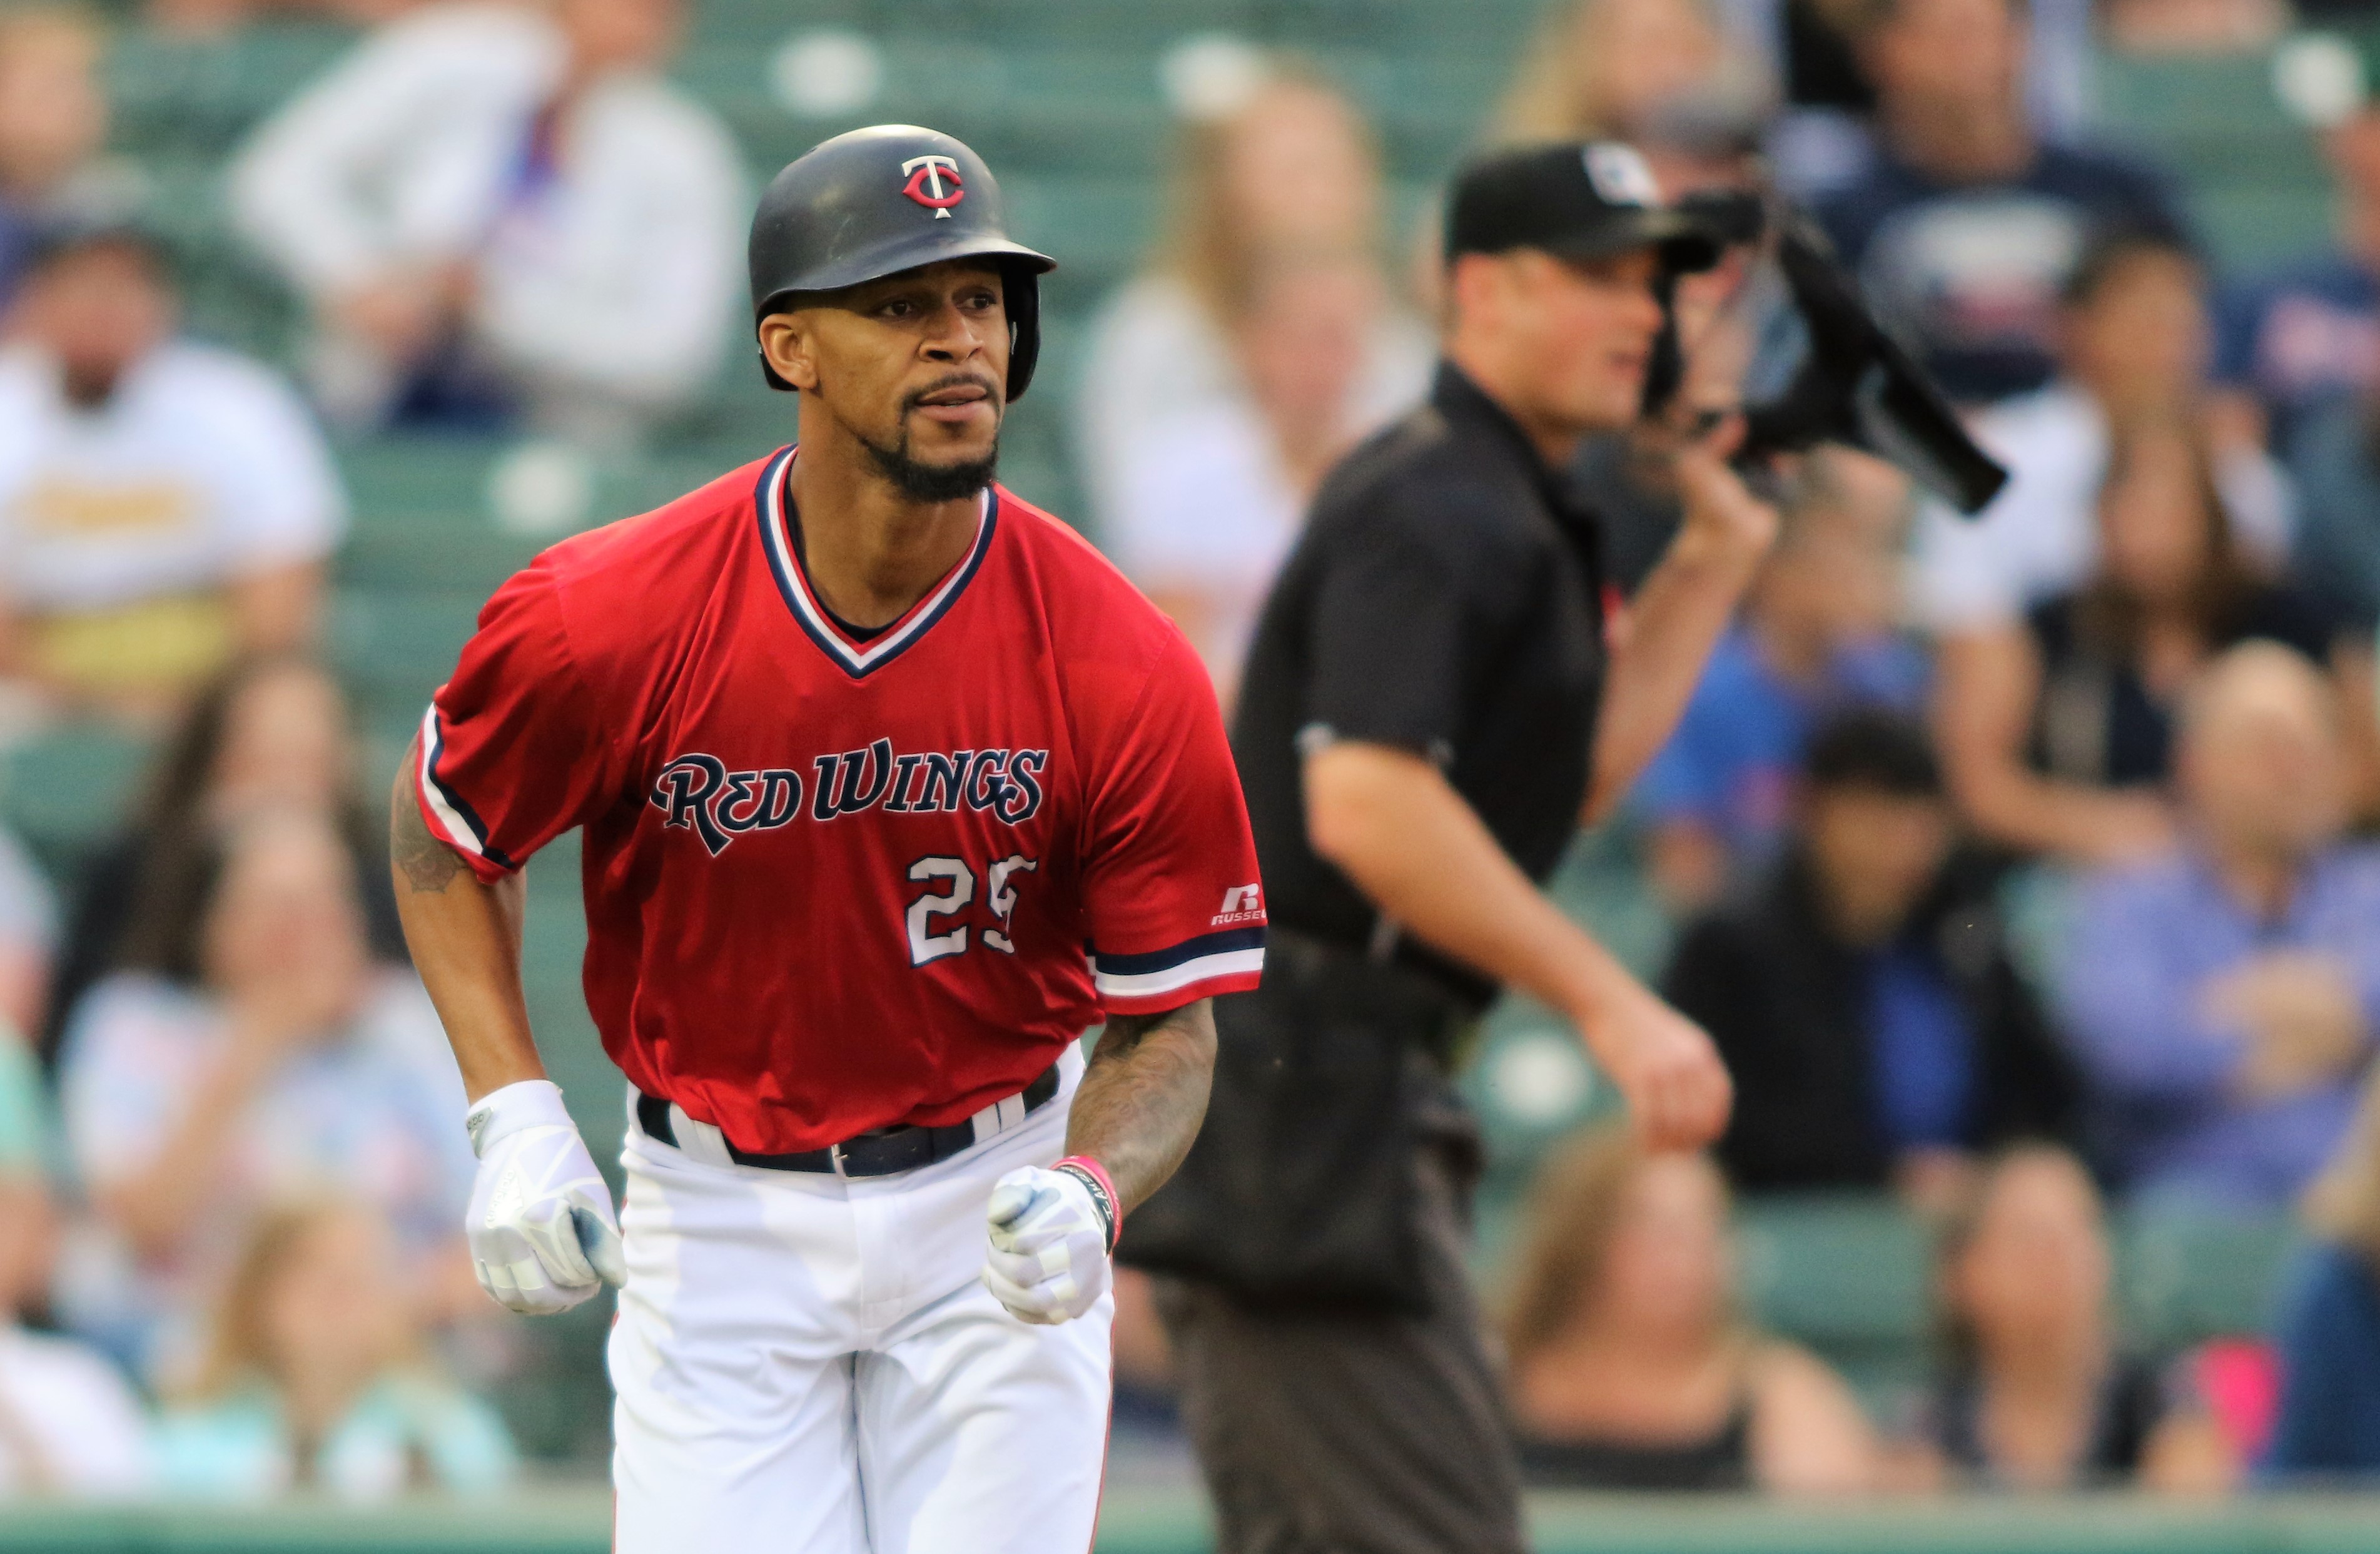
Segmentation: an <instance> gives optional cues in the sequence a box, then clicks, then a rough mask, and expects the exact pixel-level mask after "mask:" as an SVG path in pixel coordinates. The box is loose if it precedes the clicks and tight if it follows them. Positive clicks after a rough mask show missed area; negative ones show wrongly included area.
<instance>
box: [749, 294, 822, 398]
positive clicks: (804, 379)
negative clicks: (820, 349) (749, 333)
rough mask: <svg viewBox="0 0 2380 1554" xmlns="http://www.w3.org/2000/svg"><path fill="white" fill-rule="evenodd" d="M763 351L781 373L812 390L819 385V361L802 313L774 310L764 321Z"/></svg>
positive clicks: (799, 385)
mask: <svg viewBox="0 0 2380 1554" xmlns="http://www.w3.org/2000/svg"><path fill="white" fill-rule="evenodd" d="M760 354H761V355H762V356H764V357H766V358H768V360H769V365H770V366H771V367H773V368H775V369H776V371H777V376H778V377H780V378H783V379H784V380H785V382H789V383H791V384H793V385H794V387H795V388H797V389H799V390H801V391H802V392H803V393H804V394H807V393H810V392H811V391H812V390H814V389H816V388H817V387H818V382H819V370H818V360H817V358H816V357H815V356H814V355H813V354H812V351H811V339H810V332H809V331H808V330H807V329H805V328H803V327H802V320H801V315H800V314H799V313H771V314H770V315H769V316H768V317H767V318H765V319H762V320H761V321H760Z"/></svg>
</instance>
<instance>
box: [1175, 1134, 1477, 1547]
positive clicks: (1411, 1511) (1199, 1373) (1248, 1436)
mask: <svg viewBox="0 0 2380 1554" xmlns="http://www.w3.org/2000/svg"><path fill="white" fill-rule="evenodd" d="M1420 1182H1421V1191H1420V1195H1419V1205H1418V1210H1417V1212H1418V1216H1419V1221H1420V1230H1421V1237H1420V1240H1421V1248H1422V1261H1423V1266H1424V1275H1425V1280H1426V1283H1427V1289H1428V1292H1429V1296H1430V1301H1429V1305H1430V1313H1429V1315H1428V1316H1427V1317H1404V1316H1383V1315H1370V1314H1349V1313H1344V1312H1338V1313H1325V1312H1314V1313H1297V1312H1282V1311H1277V1310H1264V1311H1257V1310H1251V1309H1249V1308H1247V1307H1245V1306H1243V1305H1239V1304H1237V1303H1236V1302H1234V1301H1233V1298H1232V1297H1231V1296H1230V1295H1229V1294H1227V1293H1224V1292H1223V1291H1222V1290H1220V1289H1219V1288H1217V1287H1215V1286H1213V1285H1209V1284H1203V1283H1196V1282H1191V1281H1182V1280H1172V1279H1167V1280H1160V1281H1159V1284H1158V1311H1159V1314H1160V1316H1161V1317H1163V1318H1164V1322H1165V1329H1166V1331H1167V1333H1168V1335H1169V1336H1170V1337H1171V1338H1172V1342H1173V1352H1174V1356H1175V1361H1176V1364H1177V1365H1178V1366H1179V1367H1180V1371H1181V1376H1182V1404H1183V1414H1184V1419H1185V1421H1186V1422H1187V1424H1188V1426H1189V1428H1190V1437H1191V1440H1192V1442H1193V1444H1195V1445H1196V1448H1197V1451H1198V1460H1199V1462H1200V1463H1201V1465H1202V1466H1203V1467H1204V1468H1205V1470H1206V1476H1207V1488H1208V1493H1209V1494H1210V1495H1211V1496H1212V1497H1213V1499H1214V1502H1215V1516H1216V1522H1217V1541H1216V1548H1217V1554H1521V1551H1522V1549H1523V1548H1524V1544H1523V1541H1522V1536H1521V1518H1520V1493H1521V1492H1520V1476H1519V1471H1518V1468H1517V1466H1516V1465H1515V1463H1514V1460H1513V1452H1512V1438H1511V1436H1510V1434H1509V1432H1508V1430H1507V1428H1506V1426H1505V1421H1504V1413H1503V1405H1502V1399H1501V1394H1500V1391H1499V1390H1498V1386H1497V1378H1496V1373H1495V1370H1494V1368H1493V1366H1491V1365H1490V1363H1489V1361H1488V1350H1487V1344H1486V1339H1485V1333H1484V1329H1483V1328H1482V1325H1481V1321H1480V1313H1479V1304H1478V1300H1477V1298H1476V1297H1475V1295H1474V1294H1473V1293H1472V1290H1471V1285H1470V1281H1469V1279H1468V1277H1467V1275H1466V1274H1465V1272H1464V1269H1463V1246H1464V1243H1465V1240H1466V1237H1467V1232H1466V1230H1465V1227H1464V1220H1465V1219H1466V1218H1467V1216H1466V1215H1465V1213H1464V1212H1463V1204H1462V1203H1461V1202H1460V1201H1459V1198H1458V1193H1459V1192H1460V1191H1462V1189H1460V1188H1458V1187H1457V1185H1456V1183H1455V1177H1454V1174H1453V1172H1451V1170H1450V1169H1449V1167H1448V1165H1447V1163H1446V1161H1445V1159H1444V1158H1443V1157H1442V1155H1441V1153H1440V1151H1439V1147H1437V1146H1434V1145H1426V1146H1424V1147H1423V1149H1422V1170H1421V1172H1420Z"/></svg>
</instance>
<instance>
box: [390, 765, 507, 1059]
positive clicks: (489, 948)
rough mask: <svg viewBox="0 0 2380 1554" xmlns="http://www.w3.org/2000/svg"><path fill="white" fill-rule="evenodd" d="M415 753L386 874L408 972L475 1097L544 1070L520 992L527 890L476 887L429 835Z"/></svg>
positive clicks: (393, 807)
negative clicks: (417, 788) (415, 975)
mask: <svg viewBox="0 0 2380 1554" xmlns="http://www.w3.org/2000/svg"><path fill="white" fill-rule="evenodd" d="M419 756H420V752H419V744H418V742H417V745H416V747H415V748H413V749H412V750H409V751H408V752H407V757H406V764H405V767H404V769H403V770H402V771H399V772H398V774H397V779H396V785H395V791H394V792H392V793H391V795H389V866H390V872H391V873H392V874H393V875H394V877H395V883H396V910H397V917H399V919H400V920H401V921H402V922H403V923H404V925H405V942H406V946H407V949H409V950H410V951H411V952H412V953H413V965H414V968H415V969H416V970H417V971H419V973H420V974H421V983H422V986H423V987H425V988H427V989H429V991H430V1002H431V1003H433V1004H435V1005H437V1008H438V1018H439V1020H440V1022H441V1023H442V1024H443V1025H444V1026H445V1027H446V1039H447V1041H448V1042H449V1043H450V1044H451V1045H452V1046H453V1047H454V1049H455V1063H456V1065H457V1066H458V1067H460V1068H461V1069H462V1071H463V1089H464V1093H465V1094H466V1095H467V1096H468V1098H469V1099H472V1100H475V1101H476V1100H478V1099H480V1097H481V1096H484V1095H486V1094H488V1093H489V1092H490V1091H492V1090H499V1089H502V1088H503V1087H504V1086H506V1085H511V1084H515V1083H517V1082H518V1081H520V1080H523V1079H541V1078H543V1077H544V1076H545V1065H544V1064H543V1063H542V1062H540V1061H539V1059H538V1055H537V1043H536V1041H535V1040H534V1039H532V1038H531V1037H530V1035H529V1027H528V1002H527V1001H526V1000H525V999H524V998H523V997H522V995H521V978H520V957H521V914H522V910H523V908H524V906H525V905H526V902H527V892H526V889H525V887H524V885H523V883H522V881H521V880H520V878H519V876H517V875H515V876H514V877H512V878H510V879H508V880H504V881H503V882H502V883H501V884H497V885H492V886H491V885H483V884H481V883H480V880H479V877H478V876H476V875H474V874H473V873H472V872H471V870H470V868H468V866H467V865H466V864H465V863H464V862H463V860H462V858H461V857H460V856H457V855H456V853H455V850H454V849H453V848H451V847H449V846H447V845H446V844H444V843H443V842H441V841H439V840H438V839H437V838H436V837H435V836H433V835H431V832H430V827H429V826H428V824H427V823H425V822H424V821H423V819H421V808H420V806H419V803H418V802H417V800H416V799H415V797H414V792H413V779H412V771H413V770H414V763H415V762H416V761H417V760H419Z"/></svg>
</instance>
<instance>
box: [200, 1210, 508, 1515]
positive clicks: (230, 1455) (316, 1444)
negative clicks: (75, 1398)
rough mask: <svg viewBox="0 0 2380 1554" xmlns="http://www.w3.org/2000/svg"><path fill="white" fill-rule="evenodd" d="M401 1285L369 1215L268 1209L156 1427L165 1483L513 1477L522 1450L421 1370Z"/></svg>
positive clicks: (231, 1488)
mask: <svg viewBox="0 0 2380 1554" xmlns="http://www.w3.org/2000/svg"><path fill="white" fill-rule="evenodd" d="M402 1291H403V1284H402V1281H401V1280H400V1279H399V1278H398V1276H397V1271H396V1268H395V1249H394V1247H393V1246H392V1244H391V1242H390V1238H389V1234H388V1229H387V1226H386V1225H385V1224H384V1223H383V1221H382V1220H381V1218H380V1216H379V1215H378V1214H377V1213H375V1212H374V1211H373V1210H372V1209H370V1208H367V1207H365V1206H363V1205H360V1204H355V1203H347V1202H340V1201H335V1200H334V1201H324V1202H321V1203H311V1204H300V1205H294V1206H290V1207H286V1208H281V1209H279V1210H277V1211H275V1212H273V1213H272V1214H269V1215H267V1216H266V1217H265V1218H264V1220H262V1221H261V1223H260V1224H259V1225H258V1226H257V1229H256V1232H255V1233H254V1234H253V1235H252V1236H251V1237H250V1238H249V1242H248V1244H247V1246H246V1248H245V1249H244V1250H243V1251H242V1253H241V1255H240V1257H239V1259H238V1261H237V1263H235V1264H234V1265H233V1267H232V1270H231V1277H230V1279H229V1280H228V1281H226V1283H225V1288H224V1293H223V1297H222V1300H221V1303H220V1304H219V1305H218V1306H217V1308H216V1312H215V1317H214V1326H213V1331H212V1335H211V1340H210V1342H209V1345H208V1349H207V1352H206V1356H205V1359H204V1361H203V1363H202V1364H201V1366H200V1369H199V1373H198V1375H197V1378H195V1380H194V1382H193V1383H192V1385H191V1386H190V1387H189V1389H188V1392H187V1394H186V1395H185V1396H184V1398H183V1399H182V1401H181V1402H180V1403H179V1404H178V1405H177V1406H176V1407H175V1408H173V1409H171V1410H169V1411H168V1413H167V1414H166V1415H165V1418H164V1422H163V1423H162V1424H161V1426H160V1427H159V1431H158V1456H159V1460H160V1467H161V1471H162V1476H163V1478H164V1481H165V1483H166V1485H167V1487H170V1488H173V1489H175V1490H178V1491H181V1492H184V1493H189V1494H198V1495H206V1496H209V1497H212V1498H218V1499H258V1498H262V1497H264V1496H268V1495H271V1494H274V1493H277V1492H279V1491H282V1490H285V1489H289V1488H319V1489H322V1490H326V1491H328V1492H330V1493H332V1494H334V1495H336V1496H338V1497H340V1498H342V1499H383V1498H385V1497H387V1496H389V1495H393V1494H395V1493H397V1492H399V1491H401V1490H406V1489H420V1488H442V1489H447V1490H452V1491H455V1492H457V1493H485V1492H489V1491H492V1490H496V1489H500V1488H503V1487H505V1486H506V1485H507V1484H509V1483H510V1482H511V1480H512V1478H513V1476H514V1474H515V1471H516V1467H517V1455H516V1452H515V1451H514V1449H513V1443H512V1438H511V1437H510V1435H508V1434H507V1433H506V1431H505V1429H504V1422H503V1421H502V1420H501V1419H499V1418H498V1417H497V1416H496V1414H495V1412H494V1411H493V1410H492V1409H491V1408H489V1407H488V1405H487V1404H486V1403H484V1402H480V1400H479V1399H477V1398H475V1397H473V1396H471V1395H470V1394H469V1393H468V1392H466V1391H464V1390H461V1389H460V1388H458V1387H456V1386H455V1384H454V1383H453V1382H452V1381H451V1380H449V1379H448V1378H446V1377H444V1376H443V1375H442V1374H441V1373H440V1372H439V1371H438V1370H437V1368H436V1367H435V1366H432V1365H431V1364H430V1363H429V1361H428V1359H427V1357H426V1356H425V1354H424V1353H423V1346H422V1342H421V1329H420V1325H419V1320H418V1318H417V1316H416V1314H415V1312H414V1311H413V1310H412V1308H411V1307H410V1306H409V1305H407V1302H406V1300H405V1298H404V1296H403V1293H402Z"/></svg>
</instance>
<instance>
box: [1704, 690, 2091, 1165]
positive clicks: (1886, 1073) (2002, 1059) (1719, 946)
mask: <svg viewBox="0 0 2380 1554" xmlns="http://www.w3.org/2000/svg"><path fill="white" fill-rule="evenodd" d="M1795 819H1796V820H1797V822H1798V824H1797V825H1796V827H1795V832H1796V835H1797V838H1798V839H1797V841H1796V843H1795V844H1794V846H1793V849H1792V851H1791V852H1790V853H1789V854H1787V855H1786V856H1785V857H1784V858H1782V859H1781V860H1779V863H1778V864H1777V866H1776V867H1775V868H1774V869H1773V870H1772V871H1771V873H1770V875H1769V877H1768V879H1767V880H1766V881H1765V882H1764V883H1763V884H1762V886H1761V888H1760V890H1759V891H1758V892H1757V893H1755V894H1753V895H1751V896H1750V897H1749V898H1748V899H1746V900H1744V901H1743V902H1741V903H1739V904H1735V905H1733V906H1730V907H1729V908H1727V909H1725V910H1723V911H1720V912H1718V913H1716V914H1714V915H1712V916H1710V917H1706V918H1704V919H1703V920H1701V921H1700V922H1697V923H1695V924H1694V926H1693V927H1692V928H1690V929H1688V930H1687V932H1686V935H1685V938H1684V939H1683V941H1682V942H1681V944H1680V946H1679V949H1678V953H1677V956H1676V959H1675V960H1674V961H1673V962H1672V964H1671V965H1670V975H1669V977H1668V979H1667V980H1666V982H1665V983H1664V985H1663V990H1664V992H1665V993H1666V994H1667V996H1668V997H1669V999H1670V1002H1672V1003H1674V1004H1676V1005H1677V1007H1678V1009H1679V1010H1680V1011H1681V1012H1682V1013H1683V1014H1687V1015H1688V1016H1690V1017H1691V1018H1693V1019H1694V1022H1695V1023H1696V1024H1698V1025H1700V1026H1702V1027H1703V1028H1704V1029H1706V1030H1707V1031H1708V1032H1710V1035H1711V1039H1713V1040H1714V1041H1716V1042H1718V1048H1719V1052H1720V1054H1721V1055H1722V1056H1723V1057H1724V1058H1725V1059H1726V1060H1727V1066H1728V1072H1729V1073H1730V1074H1732V1075H1734V1077H1735V1081H1736V1103H1735V1111H1734V1115H1733V1116H1732V1117H1731V1118H1730V1122H1729V1123H1728V1131H1727V1134H1726V1135H1725V1136H1724V1137H1723V1138H1722V1139H1721V1140H1720V1141H1719V1145H1718V1158H1719V1160H1720V1162H1721V1163H1722V1164H1723V1165H1725V1166H1726V1168H1727V1171H1728V1174H1729V1176H1730V1178H1731V1179H1732V1180H1733V1181H1734V1183H1735V1184H1736V1185H1737V1186H1738V1187H1740V1188H1743V1189H1744V1190H1746V1191H1763V1190H1776V1189H1811V1188H1833V1187H1881V1186H1884V1185H1887V1184H1891V1185H1894V1186H1896V1187H1898V1188H1899V1189H1900V1191H1901V1193H1902V1194H1903V1195H1904V1196H1905V1197H1906V1198H1907V1199H1908V1200H1909V1201H1910V1202H1912V1203H1913V1205H1915V1206H1917V1207H1919V1208H1925V1209H1929V1210H1930V1209H1937V1208H1941V1207H1943V1206H1944V1205H1946V1204H1947V1203H1949V1201H1950V1200H1951V1199H1952V1198H1954V1197H1955V1196H1957V1194H1958V1192H1959V1191H1960V1190H1961V1187H1963V1185H1964V1184H1965V1181H1966V1178H1967V1176H1968V1174H1969V1173H1970V1172H1971V1171H1972V1160H1973V1154H1974V1152H1975V1151H1977V1150H1979V1149H1984V1148H1988V1147H1993V1146H1996V1145H1998V1144H2001V1143H2004V1142H2006V1141H2008V1140H2009V1139H2011V1138H2016V1137H2023V1136H2035V1137H2039V1136H2058V1135H2062V1134H2063V1133H2064V1132H2065V1131H2066V1130H2067V1128H2068V1127H2069V1125H2070V1122H2071V1116H2072V1111H2073V1106H2074V1099H2075V1094H2074V1092H2075V1083H2074V1076H2073V1074H2072V1072H2071V1070H2070V1067H2069V1066H2068V1064H2067V1062H2066V1060H2065V1058H2064V1057H2063V1055H2062V1054H2061V1053H2060V1051H2059V1050H2058V1044H2057V1042H2056V1040H2055V1039H2054V1038H2052V1036H2051V1035H2050V1033H2049V1031H2048V1029H2047V1028H2046V1026H2045V1024H2044V1022H2043V1019H2042V1016H2041V1012H2040V1010H2039V1009H2038V1008H2037V1007H2036V1006H2035V1004H2034V1001H2033V998H2032V996H2031V995H2030V994H2029V993H2028V992H2027V991H2026V989H2025V986H2024V984H2023V982H2022V980H2021V979H2020V978H2019V977H2018V976H2017V974H2016V971H2015V968H2014V967H2013V966H2012V965H2010V961H2009V958H2008V955H2007V953H2006V951H2005V949H2004V948H2003V946H2002V944H2001V942H2000V935H1999V929H1998V915H1997V913H1996V912H1995V911H1994V910H1993V908H1992V906H1991V904H1990V902H1989V900H1988V898H1987V896H1985V894H1984V893H1983V892H1981V891H1980V890H1979V889H1978V888H1977V887H1978V885H1979V883H1980V881H1976V880H1968V879H1963V878H1961V877H1959V872H1958V871H1948V872H1946V868H1945V866H1946V865H1947V864H1948V863H1949V859H1950V848H1951V842H1952V839H1953V837H1954V836H1955V834H1956V832H1955V829H1954V817H1953V815H1952V813H1951V810H1950V807H1949V801H1948V800H1946V799H1945V798H1944V797H1943V795H1942V786H1941V779H1940V777H1939V775H1938V774H1937V771H1935V767H1934V758H1933V754H1932V752H1931V751H1930V750H1929V749H1928V748H1927V747H1926V743H1925V735H1924V733H1923V731H1921V730H1920V729H1919V728H1918V727H1917V725H1916V724H1914V723H1913V722H1910V721H1908V720H1907V719H1905V718H1901V717H1899V716H1896V715H1894V714H1891V713H1888V712H1881V711H1872V710H1871V711H1859V712H1852V713H1849V714H1846V715H1843V716H1841V717H1840V718H1838V719H1836V720H1835V721H1833V722H1829V723H1828V724H1827V725H1826V726H1825V727H1824V728H1822V729H1821V730H1820V731H1819V732H1818V734H1817V735H1816V738H1815V741H1814V742H1813V744H1812V745H1811V747H1810V753H1809V759H1808V764H1807V767H1806V769H1805V771H1804V774H1803V779H1802V783H1801V792H1800V795H1799V800H1798V803H1797V804H1796V806H1795Z"/></svg>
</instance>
